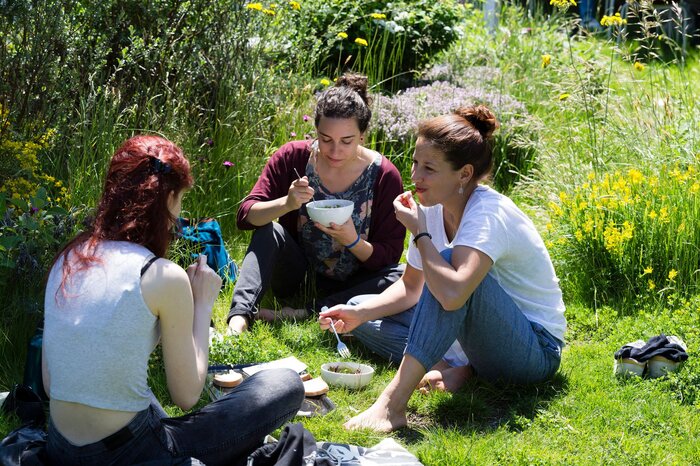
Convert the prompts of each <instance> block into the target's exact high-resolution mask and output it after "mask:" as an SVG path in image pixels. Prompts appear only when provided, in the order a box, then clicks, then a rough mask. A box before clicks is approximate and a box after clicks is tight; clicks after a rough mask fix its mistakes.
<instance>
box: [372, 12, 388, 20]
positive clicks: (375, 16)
mask: <svg viewBox="0 0 700 466" xmlns="http://www.w3.org/2000/svg"><path fill="white" fill-rule="evenodd" d="M370 16H371V17H372V19H386V15H385V14H384V13H372V14H371V15H370Z"/></svg>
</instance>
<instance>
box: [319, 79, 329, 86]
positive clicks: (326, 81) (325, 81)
mask: <svg viewBox="0 0 700 466" xmlns="http://www.w3.org/2000/svg"><path fill="white" fill-rule="evenodd" d="M320 82H321V84H323V85H324V86H330V85H331V80H330V79H328V78H323V79H321V81H320Z"/></svg>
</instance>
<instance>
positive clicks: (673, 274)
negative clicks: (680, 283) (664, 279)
mask: <svg viewBox="0 0 700 466" xmlns="http://www.w3.org/2000/svg"><path fill="white" fill-rule="evenodd" d="M677 276H678V271H677V270H676V269H671V270H669V272H668V279H669V280H671V281H673V280H674V279H675V278H676V277H677Z"/></svg>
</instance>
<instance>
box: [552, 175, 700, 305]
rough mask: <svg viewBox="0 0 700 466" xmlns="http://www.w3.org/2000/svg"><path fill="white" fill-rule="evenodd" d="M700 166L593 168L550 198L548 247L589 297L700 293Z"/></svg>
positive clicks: (645, 296)
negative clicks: (601, 170)
mask: <svg viewBox="0 0 700 466" xmlns="http://www.w3.org/2000/svg"><path fill="white" fill-rule="evenodd" d="M697 174H698V165H697V164H686V165H680V164H676V165H675V166H665V165H664V166H661V167H659V169H658V171H657V172H653V171H651V170H650V171H649V172H647V173H642V172H641V171H640V170H637V169H635V168H631V169H628V170H627V171H626V172H615V173H612V174H602V175H595V174H594V173H591V174H590V175H589V176H588V181H587V182H585V183H583V184H580V185H578V186H575V187H574V188H573V190H572V191H570V192H564V191H562V192H561V193H560V194H559V200H558V202H552V203H551V204H550V210H551V215H552V221H551V223H550V224H549V225H548V226H547V228H548V230H549V239H548V241H549V244H548V247H552V248H553V253H554V254H556V255H559V256H561V255H563V256H565V257H567V260H566V262H565V263H564V264H563V266H564V267H565V268H566V273H567V274H569V275H572V276H574V277H575V281H576V282H577V283H579V285H580V286H579V288H580V289H581V290H587V292H588V293H587V296H584V297H585V298H587V299H589V300H591V301H592V300H593V299H595V298H596V296H595V295H597V298H598V299H605V298H611V299H630V300H634V299H636V298H649V297H651V298H655V297H660V296H663V295H668V294H671V293H678V294H680V295H685V294H689V293H695V292H697V288H698V274H697V272H698V264H700V252H699V251H698V248H697V245H698V244H700V231H698V229H697V225H698V222H700V202H699V201H698V200H697V199H698V196H697V193H698V191H700V182H698V181H697Z"/></svg>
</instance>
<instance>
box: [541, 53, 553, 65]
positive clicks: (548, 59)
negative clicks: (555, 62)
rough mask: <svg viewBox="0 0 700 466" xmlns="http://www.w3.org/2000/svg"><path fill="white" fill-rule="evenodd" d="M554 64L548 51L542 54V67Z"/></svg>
mask: <svg viewBox="0 0 700 466" xmlns="http://www.w3.org/2000/svg"><path fill="white" fill-rule="evenodd" d="M551 64H552V56H551V55H550V54H548V53H545V54H544V55H542V68H547V67H548V66H549V65H551Z"/></svg>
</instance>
